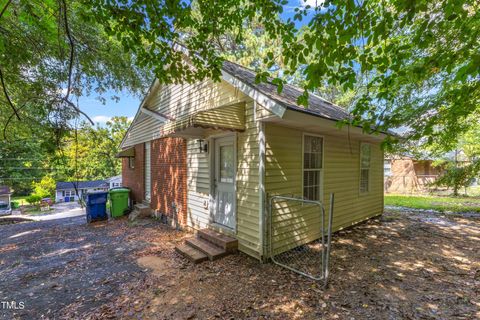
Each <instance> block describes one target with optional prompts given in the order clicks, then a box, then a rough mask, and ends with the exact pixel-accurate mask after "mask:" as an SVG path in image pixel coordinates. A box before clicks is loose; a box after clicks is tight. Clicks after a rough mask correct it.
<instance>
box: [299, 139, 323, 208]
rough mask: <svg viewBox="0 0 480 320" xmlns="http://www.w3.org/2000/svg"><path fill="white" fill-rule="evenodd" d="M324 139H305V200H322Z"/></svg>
mask: <svg viewBox="0 0 480 320" xmlns="http://www.w3.org/2000/svg"><path fill="white" fill-rule="evenodd" d="M322 153H323V138H321V137H316V136H308V135H305V136H304V137H303V198H304V199H307V200H315V201H317V200H320V192H321V191H320V187H321V176H322V168H323V162H322Z"/></svg>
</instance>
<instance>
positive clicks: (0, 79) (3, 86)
mask: <svg viewBox="0 0 480 320" xmlns="http://www.w3.org/2000/svg"><path fill="white" fill-rule="evenodd" d="M0 82H1V83H2V88H3V94H4V95H5V98H6V99H7V101H8V104H9V105H10V107H11V108H12V110H13V112H14V113H15V115H16V116H17V119H18V120H21V119H20V115H19V114H18V111H17V109H16V108H15V105H14V104H13V102H12V100H11V99H10V96H9V95H8V91H7V87H6V86H5V80H4V79H3V73H2V69H1V68H0Z"/></svg>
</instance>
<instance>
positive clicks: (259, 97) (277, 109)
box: [222, 70, 287, 118]
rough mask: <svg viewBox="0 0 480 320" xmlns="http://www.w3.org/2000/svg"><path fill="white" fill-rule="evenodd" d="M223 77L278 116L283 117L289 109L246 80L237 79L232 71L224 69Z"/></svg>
mask: <svg viewBox="0 0 480 320" xmlns="http://www.w3.org/2000/svg"><path fill="white" fill-rule="evenodd" d="M222 79H223V80H225V81H226V82H228V83H230V84H231V85H232V86H233V87H235V88H238V89H239V90H240V91H242V92H243V93H244V94H246V95H247V96H249V97H250V98H252V99H253V100H254V101H256V102H257V103H259V104H260V105H262V106H263V107H265V109H267V110H269V111H270V112H272V113H273V114H275V115H276V116H278V117H280V118H283V114H284V113H285V111H286V110H287V108H286V107H284V106H282V105H280V104H279V103H277V102H275V101H274V100H272V99H271V98H269V97H267V96H266V95H264V94H263V93H261V92H259V91H258V90H255V89H254V88H252V87H250V86H249V85H247V84H246V83H245V82H243V81H241V80H239V79H237V78H236V77H235V76H233V75H231V74H230V73H228V72H226V71H224V70H222Z"/></svg>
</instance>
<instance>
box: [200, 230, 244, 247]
mask: <svg viewBox="0 0 480 320" xmlns="http://www.w3.org/2000/svg"><path fill="white" fill-rule="evenodd" d="M197 237H198V238H200V239H203V240H206V241H208V242H211V243H213V244H214V245H216V246H218V247H220V248H222V249H224V250H225V251H227V252H236V251H237V249H238V240H237V239H235V238H232V237H229V236H227V235H224V234H221V233H218V232H215V231H213V230H210V229H201V230H198V231H197Z"/></svg>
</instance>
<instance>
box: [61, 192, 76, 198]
mask: <svg viewBox="0 0 480 320" xmlns="http://www.w3.org/2000/svg"><path fill="white" fill-rule="evenodd" d="M62 193H63V196H64V197H73V196H74V195H75V193H74V192H73V190H66V191H63V192H62Z"/></svg>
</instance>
